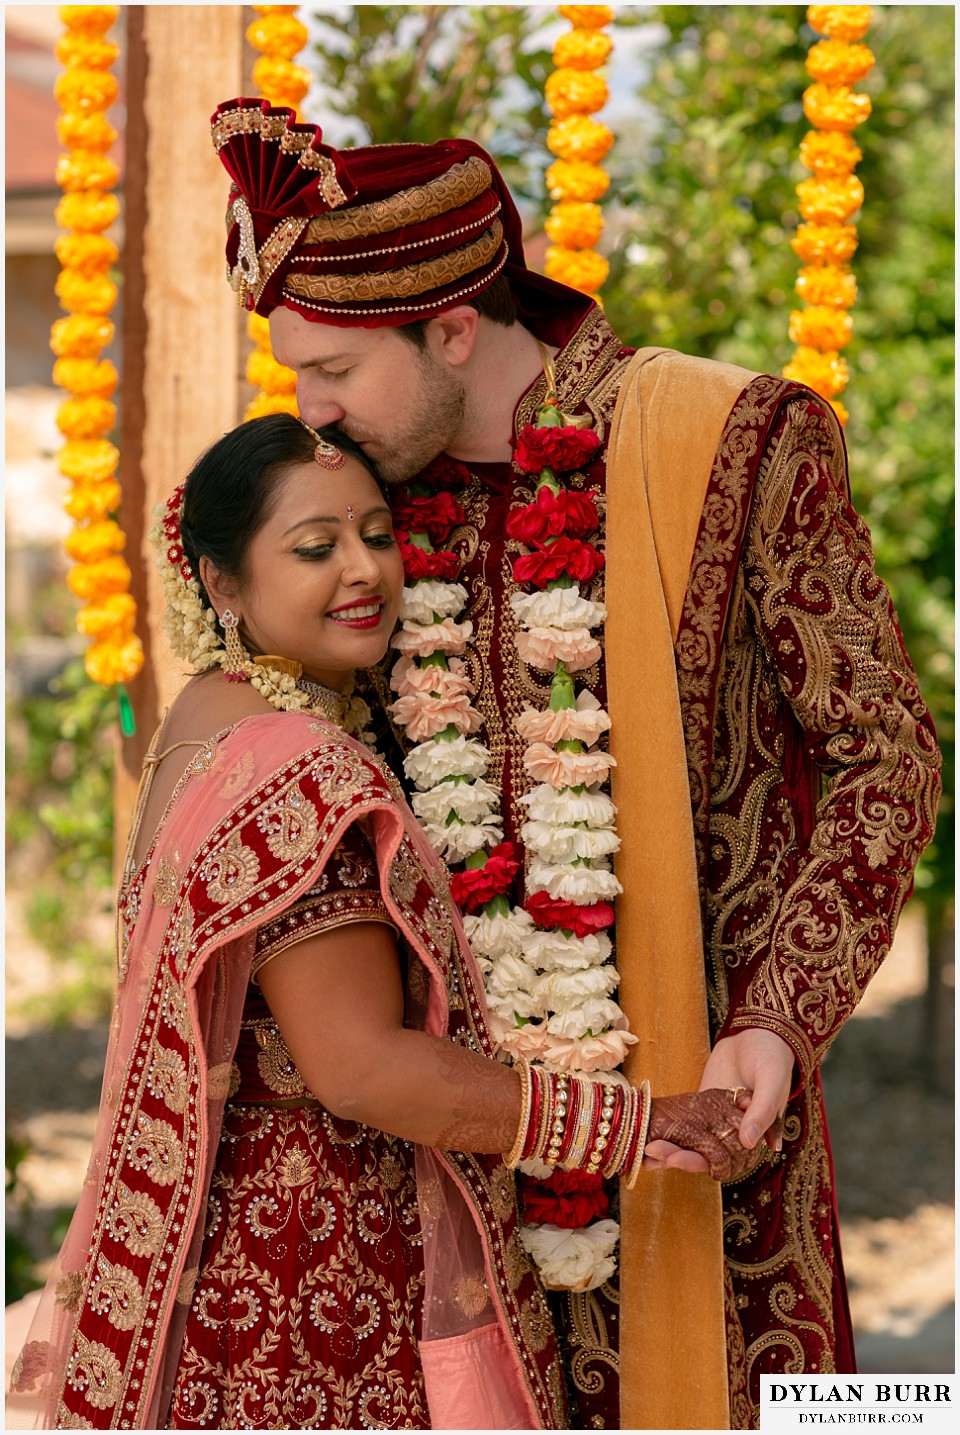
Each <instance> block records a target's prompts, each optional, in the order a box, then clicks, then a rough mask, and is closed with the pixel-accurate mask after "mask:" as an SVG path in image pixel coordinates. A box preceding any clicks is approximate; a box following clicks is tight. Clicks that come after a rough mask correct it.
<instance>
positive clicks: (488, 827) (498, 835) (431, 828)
mask: <svg viewBox="0 0 960 1435" xmlns="http://www.w3.org/2000/svg"><path fill="white" fill-rule="evenodd" d="M500 824H501V819H500V817H499V815H498V816H497V817H494V818H491V819H490V821H489V822H451V823H450V825H449V826H447V825H446V824H445V823H442V822H422V823H421V824H420V825H421V827H422V828H423V831H424V832H425V833H426V836H427V838H428V840H429V841H430V842H431V843H432V844H433V846H434V848H435V850H436V851H437V852H438V853H439V854H440V856H441V857H442V858H443V859H444V861H445V862H465V861H466V859H467V858H468V857H471V856H472V855H473V853H474V852H479V851H480V848H481V847H495V846H496V845H497V843H498V842H502V841H503V828H502V826H501V825H500Z"/></svg>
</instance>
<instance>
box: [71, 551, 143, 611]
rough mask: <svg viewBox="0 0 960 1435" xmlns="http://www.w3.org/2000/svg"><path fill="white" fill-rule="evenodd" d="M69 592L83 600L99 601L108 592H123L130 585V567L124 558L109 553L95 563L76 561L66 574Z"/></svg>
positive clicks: (117, 554)
mask: <svg viewBox="0 0 960 1435" xmlns="http://www.w3.org/2000/svg"><path fill="white" fill-rule="evenodd" d="M67 583H68V584H69V585H70V590H71V592H73V593H75V594H76V596H77V597H78V598H82V599H83V600H84V601H85V602H90V601H91V599H93V600H96V601H99V600H100V599H102V598H106V597H107V596H108V595H109V594H110V593H125V592H126V591H127V589H128V588H129V587H130V569H129V568H128V567H127V561H126V559H125V558H121V557H120V554H119V553H111V554H110V556H109V557H108V558H101V559H100V560H99V561H98V562H96V563H78V564H77V565H76V566H75V567H74V568H71V569H70V571H69V573H68V574H67Z"/></svg>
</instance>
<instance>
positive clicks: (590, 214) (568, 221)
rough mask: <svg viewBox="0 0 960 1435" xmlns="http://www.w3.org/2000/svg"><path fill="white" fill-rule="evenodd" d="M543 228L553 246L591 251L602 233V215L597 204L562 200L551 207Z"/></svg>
mask: <svg viewBox="0 0 960 1435" xmlns="http://www.w3.org/2000/svg"><path fill="white" fill-rule="evenodd" d="M544 228H545V229H546V231H547V238H548V239H551V240H552V241H553V243H554V244H562V245H564V246H565V247H566V248H567V249H593V248H594V246H595V245H596V242H597V240H598V239H599V238H600V235H601V234H602V233H603V213H602V211H601V209H600V206H599V205H598V204H583V203H580V202H579V201H577V200H569V199H568V200H562V201H561V202H560V203H559V204H555V205H554V206H553V209H552V210H551V212H550V215H549V216H548V218H547V222H546V224H545V226H544Z"/></svg>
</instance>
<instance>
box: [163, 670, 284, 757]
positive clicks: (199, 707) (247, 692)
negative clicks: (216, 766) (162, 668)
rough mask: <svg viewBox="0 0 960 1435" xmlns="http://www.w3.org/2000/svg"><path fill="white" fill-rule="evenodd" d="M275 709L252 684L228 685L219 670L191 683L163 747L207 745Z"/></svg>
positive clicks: (179, 696)
mask: <svg viewBox="0 0 960 1435" xmlns="http://www.w3.org/2000/svg"><path fill="white" fill-rule="evenodd" d="M273 711H274V709H273V708H272V707H271V706H270V704H269V703H268V702H267V700H266V698H265V697H263V696H262V695H261V694H260V693H258V692H257V690H256V688H254V687H253V686H252V685H251V684H250V683H228V682H227V680H226V678H225V677H224V675H223V673H222V672H221V671H220V669H219V668H214V669H211V670H210V671H209V672H206V673H198V674H197V675H196V676H195V677H192V678H190V679H189V681H188V682H187V683H186V685H185V686H184V687H183V688H181V690H180V692H179V693H178V694H177V696H176V698H175V699H174V701H173V705H172V706H171V708H170V712H169V715H168V717H167V722H166V727H165V731H164V745H165V746H167V745H169V744H172V743H175V742H187V741H191V740H194V741H197V742H205V741H206V740H207V739H208V738H211V737H214V736H215V735H216V734H217V733H219V732H223V730H224V728H228V727H232V726H233V724H234V723H237V722H240V721H241V720H242V719H243V718H247V717H260V716H263V715H264V714H267V713H272V712H273Z"/></svg>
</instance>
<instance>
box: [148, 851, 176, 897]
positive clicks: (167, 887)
mask: <svg viewBox="0 0 960 1435" xmlns="http://www.w3.org/2000/svg"><path fill="white" fill-rule="evenodd" d="M179 888H180V875H179V873H178V872H177V869H176V867H174V866H173V864H172V863H170V862H168V861H167V859H166V857H161V858H160V860H159V862H158V863H157V873H156V876H155V877H154V879H153V901H154V905H155V906H157V907H170V906H172V905H173V902H174V899H175V897H176V895H177V892H178V890H179Z"/></svg>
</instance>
